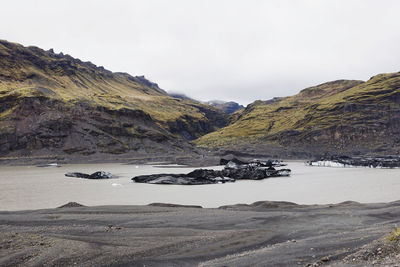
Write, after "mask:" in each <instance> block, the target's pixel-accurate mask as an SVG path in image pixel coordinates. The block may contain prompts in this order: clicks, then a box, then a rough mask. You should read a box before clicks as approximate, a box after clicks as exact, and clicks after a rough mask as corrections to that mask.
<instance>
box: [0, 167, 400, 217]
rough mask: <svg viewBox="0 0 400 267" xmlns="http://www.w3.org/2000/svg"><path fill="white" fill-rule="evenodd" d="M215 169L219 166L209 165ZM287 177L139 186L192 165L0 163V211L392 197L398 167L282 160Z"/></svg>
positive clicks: (397, 188)
mask: <svg viewBox="0 0 400 267" xmlns="http://www.w3.org/2000/svg"><path fill="white" fill-rule="evenodd" d="M215 168H221V167H215ZM288 168H291V169H292V175H291V177H279V178H270V179H265V180H261V181H252V180H243V181H236V182H235V183H227V184H212V185H199V186H180V185H153V184H139V183H134V182H132V181H131V178H132V177H133V176H136V175H142V174H152V173H187V172H190V171H192V170H193V169H194V168H182V167H179V166H171V167H169V168H165V167H160V166H149V165H140V166H136V165H123V164H79V165H78V164H77V165H63V166H62V167H60V168H38V167H35V166H22V167H21V166H0V190H1V191H0V210H25V209H39V208H54V207H57V206H60V205H63V204H65V203H67V202H70V201H75V202H79V203H81V204H84V205H142V204H149V203H154V202H164V203H175V204H188V205H189V204H190V205H201V206H203V207H219V206H221V205H229V204H237V203H252V202H255V201H260V200H272V201H291V202H296V203H299V204H327V203H338V202H342V201H347V200H353V201H358V202H366V203H368V202H370V203H372V202H389V201H395V200H398V199H399V198H400V197H399V194H398V192H400V169H370V168H325V167H310V166H305V165H304V163H303V162H294V161H292V162H288ZM98 170H103V171H108V172H111V173H112V174H114V175H117V176H119V178H117V179H109V180H86V179H80V178H71V177H65V176H64V174H65V173H67V172H73V171H77V172H85V173H92V172H95V171H98Z"/></svg>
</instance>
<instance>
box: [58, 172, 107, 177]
mask: <svg viewBox="0 0 400 267" xmlns="http://www.w3.org/2000/svg"><path fill="white" fill-rule="evenodd" d="M65 176H67V177H76V178H85V179H111V178H113V175H112V174H111V173H109V172H104V171H97V172H94V173H92V174H87V173H81V172H68V173H66V174H65Z"/></svg>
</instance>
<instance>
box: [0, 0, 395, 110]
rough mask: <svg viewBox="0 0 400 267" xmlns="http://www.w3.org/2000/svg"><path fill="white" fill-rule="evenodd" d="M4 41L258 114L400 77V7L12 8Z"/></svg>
mask: <svg viewBox="0 0 400 267" xmlns="http://www.w3.org/2000/svg"><path fill="white" fill-rule="evenodd" d="M1 11H2V12H1V13H2V14H1V16H0V39H5V40H8V41H11V42H17V43H21V44H23V45H26V46H28V45H35V46H38V47H41V48H43V49H46V50H47V49H50V48H53V49H54V51H55V52H63V53H66V54H70V55H71V56H73V57H76V58H80V59H81V60H83V61H91V62H93V63H94V64H96V65H98V66H104V67H105V68H107V69H109V70H111V71H114V72H127V73H129V74H131V75H134V76H136V75H145V76H146V78H148V79H150V80H151V81H153V82H156V83H158V84H159V86H160V87H161V88H163V89H164V90H166V91H168V92H174V93H183V94H186V95H187V96H189V97H192V98H195V99H198V100H203V101H206V100H214V99H219V100H225V101H230V100H233V101H236V102H239V103H241V104H244V105H246V104H248V103H250V102H252V101H254V100H257V99H262V100H267V99H270V98H272V97H277V96H288V95H294V94H296V93H298V92H299V91H300V90H301V89H304V88H306V87H309V86H314V85H318V84H321V83H323V82H327V81H332V80H337V79H356V80H368V79H369V78H370V77H372V76H374V75H376V74H379V73H387V72H398V71H400V48H399V47H400V46H399V44H400V16H399V15H398V14H399V13H400V1H397V0H374V1H372V0H274V1H272V0H271V1H268V0H262V1H261V0H260V1H258V0H241V1H238V0H229V1H225V0H197V1H194V0H168V1H166V0H142V1H136V0H131V1H128V0H125V1H124V0H113V1H109V0H95V1H92V0H35V1H32V0H26V1H22V0H5V1H2V5H1Z"/></svg>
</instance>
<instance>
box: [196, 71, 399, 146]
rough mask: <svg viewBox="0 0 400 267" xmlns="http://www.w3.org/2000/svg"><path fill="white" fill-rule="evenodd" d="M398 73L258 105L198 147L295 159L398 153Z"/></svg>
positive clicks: (325, 86) (204, 138)
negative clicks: (280, 153) (274, 151)
mask: <svg viewBox="0 0 400 267" xmlns="http://www.w3.org/2000/svg"><path fill="white" fill-rule="evenodd" d="M399 110H400V73H391V74H380V75H377V76H374V77H372V78H371V79H370V80H369V81H367V82H362V81H352V80H338V81H334V82H328V83H324V84H321V85H318V86H314V87H310V88H307V89H304V90H302V91H301V92H300V93H299V94H297V95H295V96H291V97H284V98H275V99H273V100H269V101H256V102H254V103H252V104H251V105H249V106H248V107H247V108H246V109H245V110H244V111H243V112H242V113H241V114H240V115H239V116H237V118H236V121H235V122H233V123H232V124H230V125H228V126H227V127H225V128H222V129H220V130H218V131H216V132H213V133H210V134H207V135H205V136H202V137H201V138H199V139H197V140H195V143H196V144H197V145H198V146H200V147H208V148H221V147H222V148H226V149H233V150H235V147H244V146H245V145H246V144H247V145H248V146H253V147H254V146H259V147H260V150H262V149H268V145H270V146H278V147H280V148H281V149H284V150H291V151H293V152H296V153H302V152H304V153H308V154H324V153H382V152H387V153H397V152H398V150H399V144H400V143H399V138H398V137H397V136H398V134H399V133H400V125H399V122H400V113H399ZM289 154H290V153H289Z"/></svg>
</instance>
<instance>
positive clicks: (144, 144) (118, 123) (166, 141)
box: [0, 40, 227, 157]
mask: <svg viewBox="0 0 400 267" xmlns="http://www.w3.org/2000/svg"><path fill="white" fill-rule="evenodd" d="M226 124H227V115H226V114H224V113H223V112H222V111H220V110H218V109H215V108H213V107H211V106H209V105H205V104H201V103H198V102H193V101H189V100H179V99H175V98H172V97H170V96H168V94H167V93H166V92H165V91H164V90H162V89H160V88H159V87H158V85H157V84H156V83H153V82H151V81H148V80H147V79H146V78H145V77H144V76H136V77H134V76H131V75H129V74H127V73H113V72H111V71H108V70H105V69H104V68H102V67H97V66H96V65H94V64H92V63H90V62H82V61H81V60H79V59H75V58H73V57H71V56H69V55H63V54H55V53H54V52H52V51H44V50H42V49H40V48H37V47H24V46H21V45H18V44H15V43H10V42H7V41H2V40H0V156H16V157H20V156H43V155H69V156H70V157H72V156H73V155H92V154H123V153H131V154H135V155H148V154H158V155H159V154H170V153H189V152H191V151H193V146H192V145H190V144H189V143H188V142H187V140H192V139H195V138H198V137H200V136H201V135H203V134H206V133H209V132H211V131H214V130H216V129H217V128H219V127H223V126H225V125H226Z"/></svg>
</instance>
